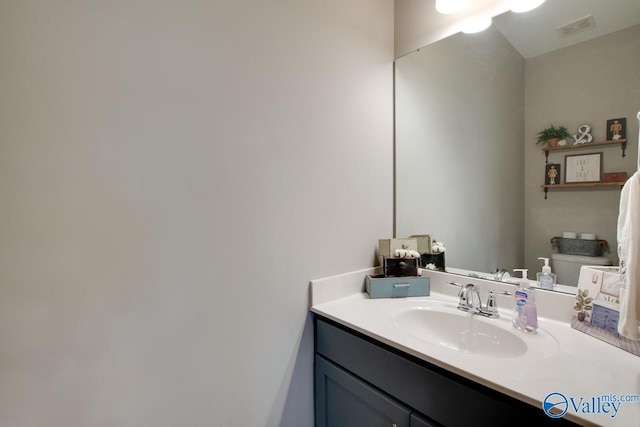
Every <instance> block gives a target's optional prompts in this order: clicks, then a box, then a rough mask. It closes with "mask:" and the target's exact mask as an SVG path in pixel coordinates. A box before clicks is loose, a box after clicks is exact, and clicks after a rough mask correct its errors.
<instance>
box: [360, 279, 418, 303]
mask: <svg viewBox="0 0 640 427" xmlns="http://www.w3.org/2000/svg"><path fill="white" fill-rule="evenodd" d="M365 289H366V291H367V293H368V294H369V296H370V297H371V298H403V297H422V296H429V292H430V286H429V278H428V277H421V276H416V277H385V276H384V275H382V274H376V275H368V276H366V277H365Z"/></svg>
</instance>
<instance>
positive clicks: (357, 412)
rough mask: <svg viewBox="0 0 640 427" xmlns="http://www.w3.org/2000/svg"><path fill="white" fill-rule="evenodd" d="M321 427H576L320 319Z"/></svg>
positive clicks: (317, 381) (317, 357)
mask: <svg viewBox="0 0 640 427" xmlns="http://www.w3.org/2000/svg"><path fill="white" fill-rule="evenodd" d="M314 320H315V332H316V334H315V339H316V341H315V345H316V355H315V411H316V414H315V415H316V427H342V426H345V427H347V426H348V427H359V426H362V427H377V426H380V427H393V426H394V425H395V426H397V427H404V426H408V427H436V426H471V425H477V426H503V425H504V426H547V425H553V426H572V425H575V424H573V423H571V422H570V421H568V420H566V419H564V418H559V419H552V418H549V417H547V415H545V413H544V412H543V411H542V409H541V408H540V407H535V406H532V405H529V404H527V403H525V402H522V401H520V400H517V399H514V398H512V397H510V396H507V395H505V394H502V393H499V392H497V391H495V390H493V389H491V388H489V387H486V386H483V385H481V384H478V383H475V382H473V381H470V380H468V379H466V378H463V377H461V376H459V375H456V374H453V373H451V372H449V371H447V370H445V369H442V368H440V367H438V366H435V365H432V364H430V363H428V362H425V361H424V360H421V359H418V358H416V357H413V356H411V355H409V354H407V353H404V352H402V351H400V350H398V349H395V348H393V347H390V346H388V345H385V344H383V343H381V342H379V341H377V340H374V339H372V338H370V337H367V336H365V335H363V334H361V333H359V332H357V331H354V330H352V329H350V328H347V327H345V326H343V325H340V324H338V323H336V322H333V321H331V320H328V319H325V318H323V317H320V316H314Z"/></svg>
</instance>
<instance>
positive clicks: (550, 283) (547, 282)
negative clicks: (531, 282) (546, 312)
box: [536, 257, 556, 289]
mask: <svg viewBox="0 0 640 427" xmlns="http://www.w3.org/2000/svg"><path fill="white" fill-rule="evenodd" d="M538 259H541V260H544V266H542V271H541V272H540V273H537V274H536V277H537V279H538V286H540V287H541V288H542V289H553V287H554V286H555V284H556V274H555V273H552V272H551V267H550V266H549V258H544V257H539V258H538Z"/></svg>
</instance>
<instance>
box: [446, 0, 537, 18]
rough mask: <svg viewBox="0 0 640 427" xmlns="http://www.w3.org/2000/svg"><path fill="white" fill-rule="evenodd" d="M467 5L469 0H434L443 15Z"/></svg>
mask: <svg viewBox="0 0 640 427" xmlns="http://www.w3.org/2000/svg"><path fill="white" fill-rule="evenodd" d="M543 1H544V0H543ZM468 5H469V0H436V10H437V11H438V12H440V13H442V14H444V15H450V14H452V13H457V12H460V11H461V10H462V9H464V8H465V7H467V6H468Z"/></svg>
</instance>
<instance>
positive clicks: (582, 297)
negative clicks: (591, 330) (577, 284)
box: [573, 289, 593, 322]
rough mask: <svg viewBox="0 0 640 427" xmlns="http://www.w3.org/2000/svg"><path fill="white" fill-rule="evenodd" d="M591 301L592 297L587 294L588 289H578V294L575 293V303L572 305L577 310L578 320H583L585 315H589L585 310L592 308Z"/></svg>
mask: <svg viewBox="0 0 640 427" xmlns="http://www.w3.org/2000/svg"><path fill="white" fill-rule="evenodd" d="M592 302H593V298H591V297H590V296H589V290H588V289H585V290H582V289H578V294H577V295H576V305H575V306H574V307H573V309H574V310H575V311H577V312H578V320H579V321H581V322H582V321H584V319H585V318H586V317H589V313H587V311H591V310H593V306H592V305H591V303H592Z"/></svg>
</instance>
